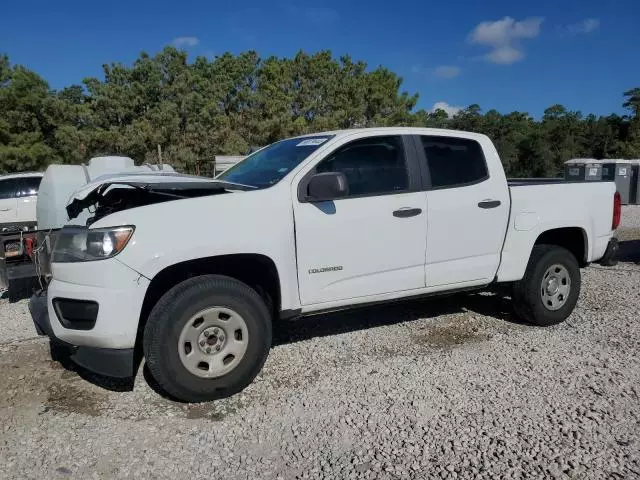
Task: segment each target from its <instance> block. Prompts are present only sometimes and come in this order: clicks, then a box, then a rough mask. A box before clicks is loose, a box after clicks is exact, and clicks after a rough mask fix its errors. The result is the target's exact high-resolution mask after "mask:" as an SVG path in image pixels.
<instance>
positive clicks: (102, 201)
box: [66, 173, 228, 220]
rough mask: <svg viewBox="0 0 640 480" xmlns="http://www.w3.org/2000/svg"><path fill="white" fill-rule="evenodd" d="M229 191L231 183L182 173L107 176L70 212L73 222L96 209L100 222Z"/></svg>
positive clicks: (84, 191) (72, 203)
mask: <svg viewBox="0 0 640 480" xmlns="http://www.w3.org/2000/svg"><path fill="white" fill-rule="evenodd" d="M227 188H228V184H225V183H224V182H220V181H218V180H214V179H212V178H207V177H197V176H193V175H182V174H179V173H154V174H147V173H141V174H127V175H123V174H115V175H103V176H101V177H98V178H96V179H95V180H94V181H93V182H91V183H88V184H86V185H85V186H84V187H82V188H81V189H79V190H77V191H76V192H75V193H74V194H73V195H71V197H70V198H69V203H68V204H67V207H66V210H67V214H68V216H69V219H70V220H72V219H74V218H76V217H77V216H78V215H79V214H80V213H81V212H82V211H83V210H85V209H86V208H89V207H92V206H93V207H94V208H95V209H96V216H95V217H94V220H96V219H98V218H101V217H102V216H105V215H108V214H109V213H113V212H115V211H120V210H126V209H129V208H135V207H139V206H143V205H148V204H152V203H158V202H162V201H168V200H178V199H184V198H192V197H199V196H205V195H213V194H218V193H225V192H226V191H227Z"/></svg>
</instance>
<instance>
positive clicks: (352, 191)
mask: <svg viewBox="0 0 640 480" xmlns="http://www.w3.org/2000/svg"><path fill="white" fill-rule="evenodd" d="M316 171H317V172H318V173H324V172H342V173H344V174H345V176H346V177H347V182H348V184H349V196H350V197H351V196H360V195H381V194H386V193H394V192H402V191H404V190H407V189H408V183H409V182H408V175H407V164H406V161H405V156H404V149H403V148H402V137H399V136H387V137H369V138H363V139H361V140H356V141H354V142H351V143H348V144H346V145H344V146H342V147H340V148H339V149H338V150H336V151H335V152H333V153H332V154H331V155H329V157H327V158H326V159H325V160H323V161H322V162H320V164H318V166H317V168H316Z"/></svg>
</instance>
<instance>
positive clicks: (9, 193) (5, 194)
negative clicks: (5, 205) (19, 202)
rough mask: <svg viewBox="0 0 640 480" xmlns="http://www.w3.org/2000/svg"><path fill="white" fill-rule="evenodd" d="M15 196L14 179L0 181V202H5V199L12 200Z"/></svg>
mask: <svg viewBox="0 0 640 480" xmlns="http://www.w3.org/2000/svg"><path fill="white" fill-rule="evenodd" d="M15 196H16V179H15V178H8V179H7V180H0V200H6V199H7V198H13V197H15Z"/></svg>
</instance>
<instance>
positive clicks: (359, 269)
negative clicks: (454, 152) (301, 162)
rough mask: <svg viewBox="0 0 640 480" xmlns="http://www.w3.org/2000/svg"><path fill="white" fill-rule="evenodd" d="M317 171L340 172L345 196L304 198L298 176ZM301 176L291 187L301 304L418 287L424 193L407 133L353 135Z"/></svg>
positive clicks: (350, 300) (303, 186)
mask: <svg viewBox="0 0 640 480" xmlns="http://www.w3.org/2000/svg"><path fill="white" fill-rule="evenodd" d="M405 142H408V143H405ZM407 147H408V148H407ZM407 151H409V152H410V154H411V155H412V156H411V158H408V157H407ZM322 172H342V173H344V175H345V176H346V179H347V183H348V185H349V192H350V193H349V195H348V196H347V197H342V198H337V199H335V200H329V201H321V202H312V201H308V200H305V194H306V193H307V192H308V190H307V185H308V184H307V183H305V182H308V179H309V178H310V177H311V175H313V174H315V173H322ZM301 175H302V176H303V178H302V179H301V180H300V182H299V183H297V184H296V182H294V185H293V188H294V189H295V194H294V217H295V235H296V248H297V261H298V281H299V286H300V300H301V303H302V305H304V306H307V305H313V304H324V305H323V306H327V307H331V306H334V305H338V304H340V303H357V299H362V300H361V301H364V300H365V299H367V297H369V298H370V297H372V296H376V295H380V294H389V293H392V292H398V291H404V290H412V289H418V288H424V286H425V283H424V259H425V248H426V247H425V245H426V229H427V223H426V192H424V191H420V186H421V185H420V174H419V165H418V162H417V160H416V156H415V150H414V148H413V145H412V140H411V139H410V138H407V137H402V136H400V135H385V136H367V137H365V138H360V139H355V140H352V141H350V142H347V143H345V144H343V145H341V146H338V147H337V148H336V149H335V150H334V151H333V152H331V153H329V154H328V155H327V156H326V157H325V158H324V159H322V160H320V161H319V162H318V163H317V164H316V165H315V166H313V168H312V169H311V170H310V171H306V172H304V173H301ZM296 197H297V200H296Z"/></svg>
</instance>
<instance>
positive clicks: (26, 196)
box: [16, 176, 42, 222]
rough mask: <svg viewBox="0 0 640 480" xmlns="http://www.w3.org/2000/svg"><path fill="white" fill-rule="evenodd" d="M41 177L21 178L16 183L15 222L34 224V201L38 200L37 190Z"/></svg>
mask: <svg viewBox="0 0 640 480" xmlns="http://www.w3.org/2000/svg"><path fill="white" fill-rule="evenodd" d="M41 181H42V177H39V176H33V177H22V178H20V179H19V181H18V188H17V190H16V197H17V201H16V209H17V213H16V221H17V222H35V221H36V201H37V200H38V188H40V182H41Z"/></svg>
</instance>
